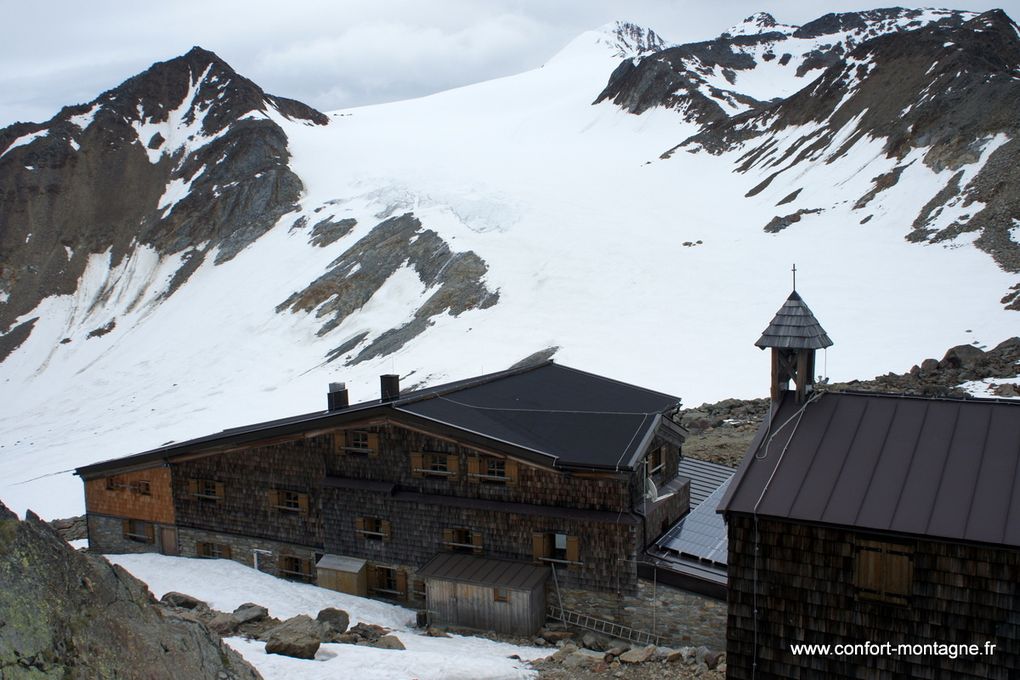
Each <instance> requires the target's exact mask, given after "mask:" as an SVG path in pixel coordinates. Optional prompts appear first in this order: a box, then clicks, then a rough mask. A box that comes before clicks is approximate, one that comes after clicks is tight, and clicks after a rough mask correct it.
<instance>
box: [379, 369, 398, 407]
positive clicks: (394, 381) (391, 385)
mask: <svg viewBox="0 0 1020 680" xmlns="http://www.w3.org/2000/svg"><path fill="white" fill-rule="evenodd" d="M399 396H400V376H399V375H394V374H393V373H387V374H386V375H381V376H379V401H393V400H394V399H396V398H397V397H399Z"/></svg>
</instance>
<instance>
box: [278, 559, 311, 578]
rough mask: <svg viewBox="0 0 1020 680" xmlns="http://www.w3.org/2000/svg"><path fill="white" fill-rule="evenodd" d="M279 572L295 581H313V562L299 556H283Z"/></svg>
mask: <svg viewBox="0 0 1020 680" xmlns="http://www.w3.org/2000/svg"><path fill="white" fill-rule="evenodd" d="M278 571H279V572H280V575H281V576H283V577H284V578H289V579H291V580H293V581H311V580H312V561H311V560H309V559H305V558H303V557H298V556H297V555H281V556H280V566H279V568H278Z"/></svg>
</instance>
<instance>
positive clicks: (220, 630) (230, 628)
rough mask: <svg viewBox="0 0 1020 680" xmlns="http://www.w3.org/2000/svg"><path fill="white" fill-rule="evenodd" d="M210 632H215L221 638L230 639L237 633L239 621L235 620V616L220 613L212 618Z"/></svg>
mask: <svg viewBox="0 0 1020 680" xmlns="http://www.w3.org/2000/svg"><path fill="white" fill-rule="evenodd" d="M206 625H208V626H209V630H211V631H213V632H214V633H216V634H217V635H219V636H220V637H230V636H231V635H233V634H234V633H236V632H237V626H238V623H237V619H235V618H234V615H233V614H224V613H223V612H220V613H219V614H217V615H216V616H214V617H212V619H211V620H210V621H209V623H208V624H206Z"/></svg>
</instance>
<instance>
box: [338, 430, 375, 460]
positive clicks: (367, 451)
mask: <svg viewBox="0 0 1020 680" xmlns="http://www.w3.org/2000/svg"><path fill="white" fill-rule="evenodd" d="M337 439H338V441H339V442H342V444H343V445H342V447H341V448H342V450H343V452H344V453H346V454H348V455H358V456H367V455H372V454H374V453H375V452H376V450H377V449H378V448H379V435H377V434H376V433H374V432H369V431H368V430H346V431H345V432H343V433H342V435H339V436H338V437H337Z"/></svg>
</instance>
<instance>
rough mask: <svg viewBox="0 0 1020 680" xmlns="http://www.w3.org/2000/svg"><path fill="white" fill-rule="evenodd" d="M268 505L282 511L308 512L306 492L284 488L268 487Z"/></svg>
mask: <svg viewBox="0 0 1020 680" xmlns="http://www.w3.org/2000/svg"><path fill="white" fill-rule="evenodd" d="M269 505H270V507H273V508H276V509H277V510H281V511H283V512H292V513H301V514H308V494H306V493H299V492H297V491H288V490H286V489H270V490H269Z"/></svg>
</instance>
